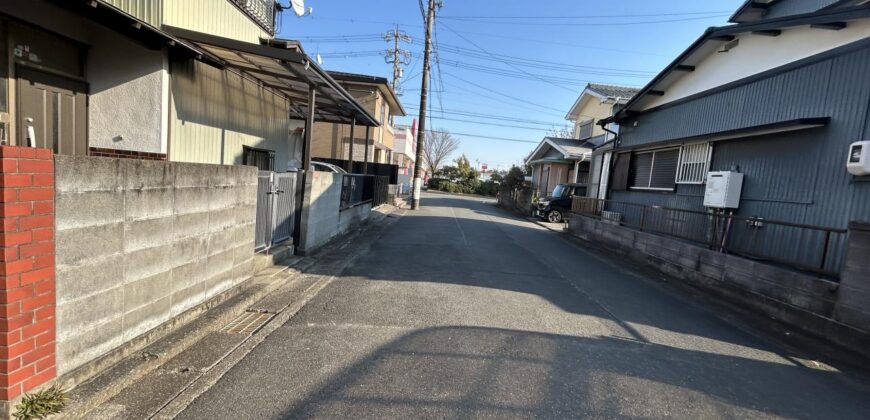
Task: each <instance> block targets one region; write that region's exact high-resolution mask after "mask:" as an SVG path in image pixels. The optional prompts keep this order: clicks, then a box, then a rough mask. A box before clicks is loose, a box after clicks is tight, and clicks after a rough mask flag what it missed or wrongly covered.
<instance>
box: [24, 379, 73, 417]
mask: <svg viewBox="0 0 870 420" xmlns="http://www.w3.org/2000/svg"><path fill="white" fill-rule="evenodd" d="M66 402H67V396H66V393H65V392H64V391H63V390H62V389H60V388H58V386H57V385H53V386H52V387H51V388H46V389H43V390H42V391H39V392H36V393H33V394H24V398H22V399H21V402H19V403H18V404H16V405H15V412H14V413H12V416H13V417H15V418H16V420H33V419H44V418H46V417H48V416H49V415H51V414H56V413H60V411H61V410H63V408H64V407H65V406H66Z"/></svg>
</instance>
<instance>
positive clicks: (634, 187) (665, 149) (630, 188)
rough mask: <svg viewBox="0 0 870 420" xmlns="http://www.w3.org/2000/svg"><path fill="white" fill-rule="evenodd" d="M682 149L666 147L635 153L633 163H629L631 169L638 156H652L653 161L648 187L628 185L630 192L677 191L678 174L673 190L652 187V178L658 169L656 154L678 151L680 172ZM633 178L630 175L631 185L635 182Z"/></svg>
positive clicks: (629, 181) (632, 156) (632, 158)
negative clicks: (680, 152) (680, 153)
mask: <svg viewBox="0 0 870 420" xmlns="http://www.w3.org/2000/svg"><path fill="white" fill-rule="evenodd" d="M680 149H681V148H680V147H666V148H661V149H655V150H643V151H639V152H633V153H632V154H631V162H630V163H629V168H631V163H634V159H635V156H637V155H644V154H652V160H651V162H650V168H649V181H648V182H647V186H646V187H637V186H634V185H628V190H629V191H634V190H637V191H669V192H674V191H676V190H677V182H676V181H677V179H676V174H674V186H673V187H671V188H661V187H653V186H651V185H652V178H653V177H652V175H653V172H654V171H655V168H656V153H661V152H668V151H672V150H676V151H677V164H678V165H677V171H679V169H680V168H679V151H680ZM630 170H631V169H629V171H630ZM632 178H633V176H632V175H629V179H628V183H629V184H631V183H632V181H633V180H632Z"/></svg>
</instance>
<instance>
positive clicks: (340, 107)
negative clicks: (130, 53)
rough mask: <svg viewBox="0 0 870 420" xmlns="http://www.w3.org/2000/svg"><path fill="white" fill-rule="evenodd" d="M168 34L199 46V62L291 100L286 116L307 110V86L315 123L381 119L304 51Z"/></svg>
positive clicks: (171, 29)
mask: <svg viewBox="0 0 870 420" xmlns="http://www.w3.org/2000/svg"><path fill="white" fill-rule="evenodd" d="M163 29H165V30H166V31H168V32H169V33H171V34H173V35H175V36H177V37H179V38H181V39H183V40H186V41H188V42H190V43H192V44H193V45H195V46H196V47H197V48H199V49H201V50H202V51H203V57H202V61H204V62H207V63H209V64H212V65H216V66H219V67H227V68H231V69H234V70H237V71H240V72H242V73H244V74H246V75H248V76H250V77H252V78H254V79H257V80H258V81H259V82H260V83H262V85H263V86H265V87H267V88H270V89H272V90H275V91H277V92H278V93H279V94H281V95H283V96H285V97H286V98H287V99H288V100H289V101H290V110H291V111H290V112H291V116H290V117H291V118H298V119H305V118H306V116H307V115H308V106H309V104H308V88H309V86H311V87H313V88H314V89H315V90H316V91H317V95H316V100H315V104H314V119H315V121H318V122H329V123H339V124H350V123H351V122H352V121H353V120H354V119H355V120H356V123H357V124H359V125H361V126H369V127H377V126H379V125H380V123H379V122H378V121H377V119H375V117H374V116H373V115H371V114H370V113H369V112H368V111H366V110H365V108H363V106H362V105H360V104H359V103H358V102H357V101H356V100H355V99H354V97H353V96H351V94H350V93H348V92H347V91H346V90H344V88H342V87H341V85H339V84H338V82H336V81H335V80H334V79H333V78H332V77H331V76H329V74H327V73H326V71H324V70H323V69H321V68H320V66H318V65H317V63H316V62H314V61H313V60H312V59H311V58H310V57H308V56H307V55H305V54H303V53H301V52H298V51H294V50H292V49H288V48H287V47H282V46H280V44H276V43H275V42H274V41H272V42H269V45H258V44H252V43H248V42H243V41H237V40H234V39H229V38H222V37H218V36H214V35H209V34H204V33H201V32H194V31H190V30H186V29H181V28H174V27H169V26H164V27H163Z"/></svg>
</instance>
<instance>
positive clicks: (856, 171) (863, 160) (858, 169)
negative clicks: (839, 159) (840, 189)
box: [846, 140, 870, 176]
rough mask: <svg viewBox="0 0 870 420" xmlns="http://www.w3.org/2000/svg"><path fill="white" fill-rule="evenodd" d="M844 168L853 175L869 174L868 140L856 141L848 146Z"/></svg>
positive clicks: (869, 143) (869, 151) (869, 150)
mask: <svg viewBox="0 0 870 420" xmlns="http://www.w3.org/2000/svg"><path fill="white" fill-rule="evenodd" d="M846 169H847V170H848V171H849V173H850V174H852V175H855V176H864V175H870V140H864V141H856V142H854V143H852V144H851V145H850V146H849V160H847V161H846Z"/></svg>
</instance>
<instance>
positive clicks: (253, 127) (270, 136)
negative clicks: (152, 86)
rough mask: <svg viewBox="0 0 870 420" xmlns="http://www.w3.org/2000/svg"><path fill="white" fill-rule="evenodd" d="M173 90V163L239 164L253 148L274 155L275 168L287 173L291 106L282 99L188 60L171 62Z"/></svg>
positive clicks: (240, 78)
mask: <svg viewBox="0 0 870 420" xmlns="http://www.w3.org/2000/svg"><path fill="white" fill-rule="evenodd" d="M172 92H173V108H172V109H173V116H172V131H171V134H172V140H171V151H170V153H171V154H170V156H171V159H172V160H175V161H183V162H198V163H215V164H217V163H224V164H241V163H242V154H241V152H242V146H251V147H256V148H262V149H268V150H273V151H275V152H276V162H275V164H276V165H275V167H276V170H279V171H283V170H286V169H287V164H288V157H289V154H290V151H291V150H290V149H291V144H290V120H289V119H288V115H289V113H290V108H289V104H288V103H287V101H286V100H285V99H284V98H282V97H280V96H277V95H274V94H273V93H272V92H270V91H268V90H266V89H263V88H261V87H260V86H259V85H257V84H256V83H254V82H252V81H250V80H247V79H243V78H242V77H241V76H239V75H237V74H235V73H231V72H227V71H221V70H218V69H215V68H213V67H210V66H208V65H206V64H203V63H200V62H197V61H192V60H184V61H178V62H173V75H172ZM222 152H223V153H222ZM222 156H223V159H222Z"/></svg>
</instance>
